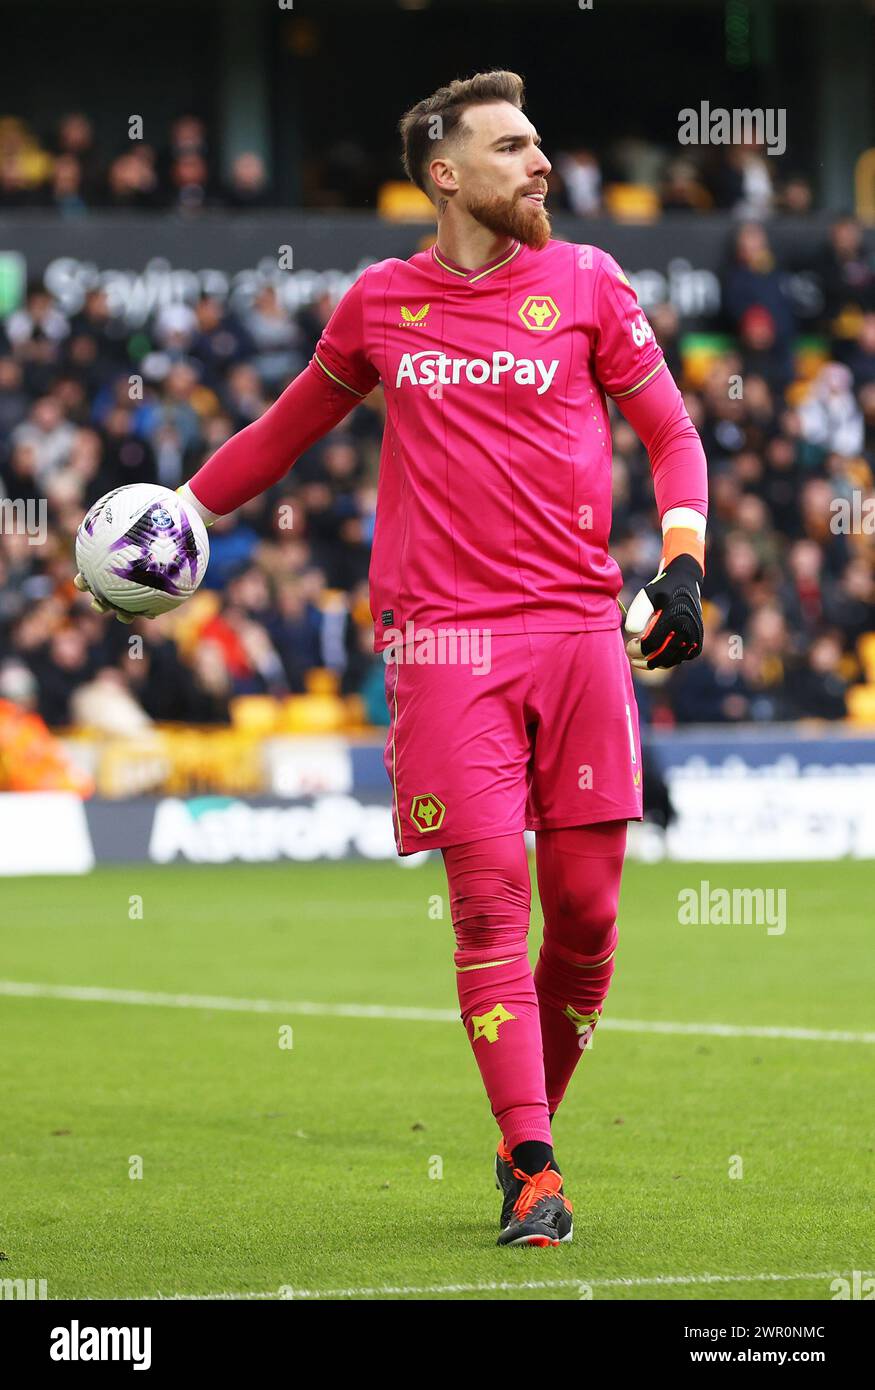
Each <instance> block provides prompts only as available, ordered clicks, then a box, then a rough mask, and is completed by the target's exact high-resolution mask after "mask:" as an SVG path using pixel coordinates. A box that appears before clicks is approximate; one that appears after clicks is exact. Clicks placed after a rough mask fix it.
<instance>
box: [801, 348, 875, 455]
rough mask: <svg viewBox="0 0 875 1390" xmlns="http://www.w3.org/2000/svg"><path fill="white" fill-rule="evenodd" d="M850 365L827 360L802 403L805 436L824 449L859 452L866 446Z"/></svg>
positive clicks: (802, 425)
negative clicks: (846, 365) (864, 444)
mask: <svg viewBox="0 0 875 1390" xmlns="http://www.w3.org/2000/svg"><path fill="white" fill-rule="evenodd" d="M852 387H853V377H852V376H851V371H850V368H848V367H845V366H843V365H842V364H841V363H840V362H827V364H826V366H824V367H822V368H821V369H820V371H819V372H818V374H817V377H816V378H815V380H814V382H813V384H812V387H811V390H810V392H809V394H808V396H807V397H806V399H805V400H804V401H803V402H802V405H801V406H800V407H799V426H800V431H801V434H802V438H803V439H804V440H805V441H806V442H807V443H808V444H810V445H814V446H816V447H817V448H819V449H823V450H824V451H825V450H826V449H827V448H829V449H830V450H831V451H832V452H834V453H837V454H845V455H850V454H859V453H860V451H861V450H862V448H863V416H862V412H861V411H860V407H859V405H858V403H857V401H856V399H855V397H854V392H853V389H852Z"/></svg>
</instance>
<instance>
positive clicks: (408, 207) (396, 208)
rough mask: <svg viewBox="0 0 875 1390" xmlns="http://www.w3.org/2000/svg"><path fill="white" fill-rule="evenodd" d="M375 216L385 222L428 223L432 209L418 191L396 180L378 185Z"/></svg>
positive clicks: (432, 213) (402, 181)
mask: <svg viewBox="0 0 875 1390" xmlns="http://www.w3.org/2000/svg"><path fill="white" fill-rule="evenodd" d="M377 215H378V216H379V217H383V218H385V219H386V221H387V222H430V221H431V219H432V218H433V217H434V208H433V207H432V205H431V203H430V202H429V200H428V198H427V197H426V196H425V194H424V193H423V192H421V190H420V189H418V188H415V187H414V186H413V184H412V183H407V182H406V181H404V180H401V179H397V180H393V181H391V182H389V183H384V184H381V185H380V188H379V190H378V192H377Z"/></svg>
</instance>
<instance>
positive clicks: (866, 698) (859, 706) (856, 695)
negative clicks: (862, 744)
mask: <svg viewBox="0 0 875 1390" xmlns="http://www.w3.org/2000/svg"><path fill="white" fill-rule="evenodd" d="M847 700H848V718H849V719H850V721H851V723H852V724H864V725H866V726H867V727H872V726H875V685H852V686H851V688H850V690H849V691H848V696H847Z"/></svg>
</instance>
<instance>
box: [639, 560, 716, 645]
mask: <svg viewBox="0 0 875 1390" xmlns="http://www.w3.org/2000/svg"><path fill="white" fill-rule="evenodd" d="M703 578H704V572H703V570H702V566H701V565H700V564H699V562H698V560H696V559H694V558H693V556H692V555H687V554H680V555H676V556H675V557H674V559H673V560H670V561H669V563H668V564H667V565H666V566H665V568H664V569H663V570H662V571H661V572H660V573H659V574H658V575H657V576H656V578H655V579H651V581H650V583H649V584H645V585H644V588H643V589H639V591H638V593H637V594H636V595H635V598H634V599H633V600H632V603H631V605H630V607H629V612H628V613H627V614H626V632H627V633H629V634H630V640H629V641H628V642H627V643H626V651H627V652H628V654H629V660H630V662H631V664H632V665H633V666H634V667H635V668H636V670H639V671H654V670H656V669H657V668H658V667H669V666H678V665H679V664H680V663H681V662H682V661H692V659H693V657H696V656H698V655H699V652H700V651H701V650H702V639H703V637H704V628H703V625H702V595H701V590H700V585H701V582H702V579H703Z"/></svg>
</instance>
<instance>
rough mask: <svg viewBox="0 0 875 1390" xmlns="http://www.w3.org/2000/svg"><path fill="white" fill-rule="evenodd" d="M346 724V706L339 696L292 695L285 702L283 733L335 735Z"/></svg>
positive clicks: (283, 706) (282, 723)
mask: <svg viewBox="0 0 875 1390" xmlns="http://www.w3.org/2000/svg"><path fill="white" fill-rule="evenodd" d="M346 724H347V713H346V706H345V704H344V702H343V700H341V698H340V696H339V695H290V696H289V697H288V699H286V700H284V701H283V705H282V721H281V729H282V732H283V733H286V734H335V733H340V732H341V730H343V729H345V728H346Z"/></svg>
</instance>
